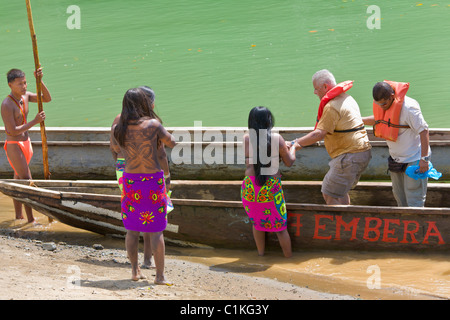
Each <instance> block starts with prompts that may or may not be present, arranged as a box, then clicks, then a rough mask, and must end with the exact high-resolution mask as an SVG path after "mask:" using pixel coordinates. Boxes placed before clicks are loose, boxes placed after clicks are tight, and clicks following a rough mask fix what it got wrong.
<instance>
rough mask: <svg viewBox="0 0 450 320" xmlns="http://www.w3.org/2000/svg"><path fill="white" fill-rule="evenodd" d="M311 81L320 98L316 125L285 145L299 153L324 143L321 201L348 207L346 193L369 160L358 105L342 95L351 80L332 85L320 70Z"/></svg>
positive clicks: (330, 75)
mask: <svg viewBox="0 0 450 320" xmlns="http://www.w3.org/2000/svg"><path fill="white" fill-rule="evenodd" d="M312 82H313V86H314V94H316V95H317V96H318V97H319V99H320V105H319V111H318V114H317V121H316V126H315V128H314V130H313V131H311V132H310V133H308V134H307V135H305V136H303V137H300V138H298V139H295V140H293V141H291V142H288V144H290V145H291V147H292V148H295V149H296V150H300V149H302V148H303V147H305V146H309V145H312V144H314V143H316V142H318V141H321V140H324V142H325V148H326V150H327V152H328V154H329V156H330V157H331V161H330V162H329V165H330V170H329V171H328V172H327V174H326V175H325V177H324V179H323V182H322V189H321V190H322V195H323V198H324V199H325V202H326V204H328V205H336V204H350V197H349V194H348V193H349V191H350V190H351V189H352V188H353V187H354V186H355V185H356V184H357V183H358V181H359V178H360V177H361V174H362V172H363V171H364V170H365V169H366V168H367V165H368V164H369V161H370V159H371V158H372V155H371V145H370V143H369V138H368V136H367V131H366V130H365V127H364V123H363V120H362V118H361V112H360V110H359V106H358V103H357V102H356V101H355V99H353V97H351V96H350V95H348V94H347V93H346V91H347V90H349V89H350V88H351V87H352V85H353V81H344V82H341V83H339V84H336V80H335V78H334V76H333V74H332V73H331V72H330V71H328V70H325V69H324V70H320V71H318V72H316V73H315V74H314V75H313V77H312Z"/></svg>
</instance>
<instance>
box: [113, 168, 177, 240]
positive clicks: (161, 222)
mask: <svg viewBox="0 0 450 320" xmlns="http://www.w3.org/2000/svg"><path fill="white" fill-rule="evenodd" d="M122 186H123V191H122V222H123V225H124V227H125V229H127V230H132V231H139V232H160V231H163V230H164V229H165V228H166V226H167V201H168V200H167V198H168V197H167V195H166V186H165V181H164V173H163V172H162V171H161V172H157V173H153V174H141V173H127V172H124V173H123V178H122Z"/></svg>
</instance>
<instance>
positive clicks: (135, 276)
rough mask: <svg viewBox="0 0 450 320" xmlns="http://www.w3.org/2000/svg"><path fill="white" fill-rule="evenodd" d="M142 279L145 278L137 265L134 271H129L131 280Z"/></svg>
mask: <svg viewBox="0 0 450 320" xmlns="http://www.w3.org/2000/svg"><path fill="white" fill-rule="evenodd" d="M143 279H147V278H146V277H145V276H144V275H143V274H142V273H141V269H140V268H139V267H138V268H137V270H136V271H132V272H131V280H133V281H139V280H143Z"/></svg>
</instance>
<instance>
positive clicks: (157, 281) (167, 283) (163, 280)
mask: <svg viewBox="0 0 450 320" xmlns="http://www.w3.org/2000/svg"><path fill="white" fill-rule="evenodd" d="M154 283H155V284H157V285H163V286H173V283H172V282H170V281H167V280H166V278H164V277H163V278H161V279H158V278H155V282H154Z"/></svg>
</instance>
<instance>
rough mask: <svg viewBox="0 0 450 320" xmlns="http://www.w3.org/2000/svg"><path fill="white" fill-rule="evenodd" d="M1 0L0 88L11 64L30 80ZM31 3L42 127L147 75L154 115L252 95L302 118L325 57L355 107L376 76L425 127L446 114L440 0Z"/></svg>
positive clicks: (22, 35)
mask: <svg viewBox="0 0 450 320" xmlns="http://www.w3.org/2000/svg"><path fill="white" fill-rule="evenodd" d="M0 1H1V5H0V43H1V52H0V74H1V75H2V76H3V77H4V82H3V85H2V86H0V96H1V97H4V96H6V95H7V94H8V93H9V88H8V86H7V83H6V76H5V74H6V72H7V71H8V70H9V69H10V68H13V67H15V68H20V69H23V70H24V71H25V72H27V80H28V82H29V90H30V91H34V90H35V82H34V78H33V76H32V71H33V69H34V61H33V54H32V47H31V38H30V32H29V28H28V22H27V14H26V7H25V1H6V0H0ZM71 5H76V6H78V8H79V10H80V11H79V15H77V13H76V12H74V11H69V13H68V12H67V11H68V8H69V6H71ZM371 5H377V6H378V9H379V14H378V13H377V12H375V11H369V12H368V11H367V10H368V7H369V6H371ZM32 9H33V17H34V24H35V29H36V33H37V39H38V46H39V55H40V61H41V64H42V66H43V67H44V82H45V83H46V85H47V86H48V87H49V89H50V92H51V93H52V96H53V101H52V102H51V103H50V104H47V105H44V109H45V111H46V113H47V120H46V125H47V126H80V127H88V126H89V127H95V126H110V125H111V122H112V120H113V118H114V117H115V115H117V114H118V113H119V112H120V110H121V103H122V98H123V95H124V93H125V91H126V90H127V89H129V88H131V87H137V86H140V85H148V86H150V87H152V88H154V90H155V92H156V106H157V112H158V114H159V115H160V116H161V117H162V119H163V121H164V125H166V126H193V125H194V121H202V124H203V126H246V123H247V117H248V112H249V110H250V109H251V108H252V107H254V106H257V105H264V106H267V107H269V108H270V109H271V110H272V112H273V113H274V115H275V119H276V126H279V127H299V126H307V127H309V126H313V125H314V121H315V117H316V113H317V107H318V104H319V100H318V98H317V97H316V96H315V95H314V94H313V87H312V84H311V76H312V75H313V73H314V72H315V71H317V70H320V69H323V68H327V69H329V70H330V71H332V72H333V73H334V74H335V76H336V80H337V81H338V82H340V81H344V80H354V81H355V84H354V86H353V88H352V89H351V91H349V93H350V94H351V95H353V96H354V97H355V99H356V100H357V101H358V103H359V105H360V108H361V113H362V114H363V116H364V115H369V113H371V105H372V99H371V89H372V86H373V85H374V83H375V82H377V81H382V80H383V79H388V80H394V81H405V82H410V83H411V88H410V90H409V93H408V95H409V96H411V97H412V98H415V99H416V100H418V101H419V103H420V105H421V108H422V111H423V113H424V116H425V119H426V120H427V122H428V123H429V125H430V127H432V128H446V127H450V125H449V124H450V106H449V101H450V90H449V89H448V85H449V84H450V81H449V75H450V63H449V62H450V61H449V57H448V56H449V52H450V0H446V1H438V0H436V1H422V2H418V1H409V0H396V1H392V0H391V1H365V0H353V1H352V0H344V1H343V0H333V1H332V0H322V1H318V0H279V1H268V0H259V1H255V0H253V1H247V0H239V1H238V0H221V1H216V0H172V1H162V0H152V1H144V0H128V1H123V0H109V1H98V0H90V1H87V0H70V1H69V0H39V1H32ZM77 18H79V19H77ZM68 20H69V22H75V23H76V22H80V24H79V27H80V28H79V29H71V28H69V26H70V23H69V26H68ZM368 21H369V22H370V23H371V24H370V23H369V26H371V25H373V24H376V23H379V29H377V28H375V29H371V28H369V26H368V23H367V22H368ZM33 108H34V106H33ZM33 110H37V107H36V109H32V111H31V112H30V116H29V118H31V114H34V111H33Z"/></svg>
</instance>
